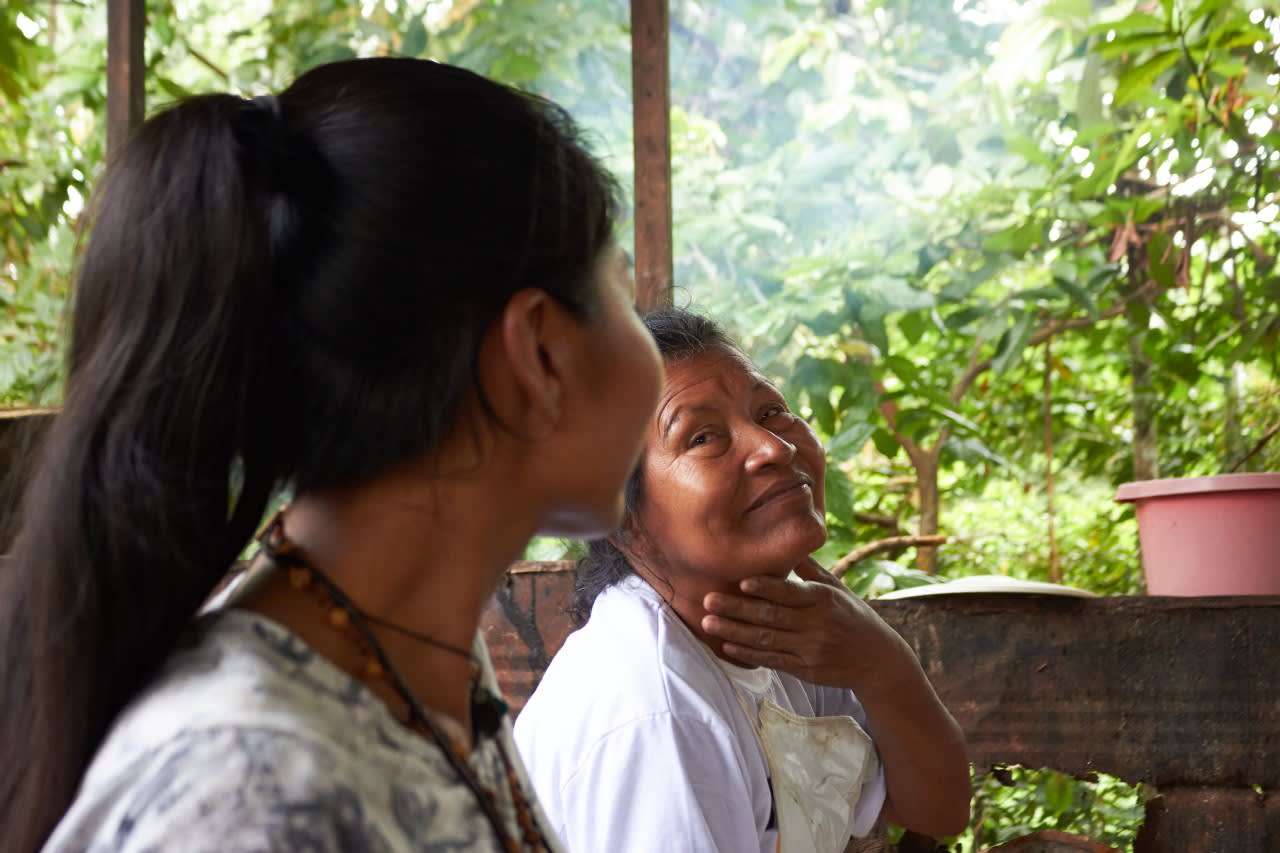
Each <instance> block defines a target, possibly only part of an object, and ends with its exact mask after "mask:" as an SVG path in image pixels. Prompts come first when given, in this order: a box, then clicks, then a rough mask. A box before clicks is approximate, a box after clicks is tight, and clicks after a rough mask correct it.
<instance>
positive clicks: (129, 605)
mask: <svg viewBox="0 0 1280 853" xmlns="http://www.w3.org/2000/svg"><path fill="white" fill-rule="evenodd" d="M616 210H617V199H616V185H615V184H614V182H613V179H612V178H611V177H610V176H609V175H608V173H607V172H605V170H604V169H603V168H601V166H600V164H599V163H598V162H597V161H596V160H595V159H594V158H593V157H592V156H591V154H590V152H589V151H588V150H587V149H586V147H585V146H584V145H583V144H582V143H581V140H580V136H579V134H578V131H577V128H576V126H575V125H574V124H573V122H572V120H571V119H570V118H569V117H568V116H567V115H566V114H565V113H564V112H563V111H561V110H560V109H559V108H558V107H556V106H555V105H554V104H551V103H549V102H547V101H544V100H542V99H540V98H537V97H534V96H530V95H526V94H524V93H522V92H519V91H517V90H514V89H511V88H509V87H506V86H502V85H500V84H498V83H495V82H493V81H491V80H486V79H485V78H483V77H481V76H479V75H476V74H473V73H471V72H469V71H466V70H464V69H460V68H454V67H451V66H448V65H442V64H439V63H434V62H426V61H422V60H414V59H408V58H404V57H376V58H370V59H356V60H349V61H344V62H335V63H330V64H327V65H321V66H318V67H316V68H313V69H312V70H310V71H308V72H307V73H306V74H304V75H302V76H301V77H299V78H298V79H297V80H295V81H294V82H293V84H292V85H290V86H289V88H288V89H286V90H285V91H284V92H283V93H281V94H280V95H279V96H278V97H267V98H259V99H254V100H252V101H246V100H243V99H241V98H237V97H232V96H227V95H210V96H202V97H198V98H193V99H191V100H189V101H186V102H183V103H181V104H179V105H178V106H176V107H174V108H172V109H169V110H167V111H165V112H162V113H160V114H158V115H156V116H154V117H153V118H151V119H149V120H147V121H146V122H145V123H143V125H142V126H141V127H140V128H139V129H138V131H137V132H136V133H135V135H134V137H133V138H132V139H131V140H130V142H129V144H128V145H127V146H126V147H125V149H124V150H123V152H122V153H121V156H120V158H119V159H118V160H117V161H116V162H114V163H112V164H111V166H110V168H109V169H108V175H107V177H106V179H105V184H104V186H103V188H101V190H100V192H99V194H98V196H97V200H96V205H95V208H94V211H95V216H94V225H93V233H92V235H91V237H90V239H89V242H88V246H87V248H86V251H85V254H84V257H83V260H82V262H81V267H80V272H79V275H78V277H77V283H76V293H75V303H74V307H73V316H72V327H71V346H70V353H69V374H68V381H67V396H66V400H65V403H64V405H63V409H62V412H61V413H60V414H59V415H58V416H57V418H56V419H55V422H54V423H53V425H52V427H51V429H50V432H49V434H48V436H47V438H46V441H45V444H44V447H43V448H42V452H41V454H40V456H39V458H38V460H37V462H36V464H35V466H34V468H33V470H32V471H31V478H30V483H29V485H28V487H27V491H26V494H25V496H24V499H23V501H22V506H21V509H20V513H21V520H20V523H21V526H20V528H19V530H18V533H17V538H16V540H15V547H14V553H13V555H12V558H11V559H10V560H8V562H7V564H5V565H0V685H3V687H2V688H0V690H2V691H3V692H0V744H3V745H4V749H5V754H4V759H5V760H4V761H3V762H0V850H3V851H5V853H9V851H18V853H24V851H29V850H33V849H35V848H36V847H38V846H39V845H40V844H41V843H42V842H43V841H44V840H45V838H46V837H47V835H48V834H49V832H50V831H51V829H52V828H53V826H54V824H55V823H56V822H57V820H58V819H59V817H60V815H61V814H62V813H63V812H64V811H65V809H66V808H67V806H68V804H69V803H70V802H71V800H72V798H73V797H74V795H75V793H76V787H77V785H78V784H79V783H80V779H81V776H82V775H83V774H84V771H85V768H86V766H87V764H88V763H89V761H90V760H91V758H92V755H93V753H94V751H95V750H96V749H97V747H98V745H99V743H100V742H101V740H102V738H103V737H104V735H105V733H106V731H107V729H108V727H109V726H110V724H111V721H112V719H113V718H114V717H115V716H116V715H117V714H118V713H119V712H120V711H121V709H122V708H123V707H124V706H125V705H126V704H127V703H128V702H129V700H130V699H131V698H132V697H133V696H134V695H135V694H136V693H137V692H138V690H140V689H141V688H142V687H143V686H144V685H145V684H146V683H147V681H148V680H149V679H150V678H152V677H153V675H154V674H155V672H156V671H157V669H158V668H159V666H160V664H161V663H162V662H163V660H164V659H165V658H166V656H168V655H169V654H170V653H171V652H172V650H173V648H174V645H175V643H176V642H177V639H178V637H179V634H180V633H181V632H182V631H183V629H184V628H185V626H187V625H188V623H189V622H190V621H191V618H192V615H193V614H194V613H195V611H196V610H197V608H198V607H199V606H200V604H201V602H202V601H203V600H204V599H205V598H206V597H207V595H208V594H209V592H210V591H211V590H212V589H213V588H214V587H215V586H216V584H217V583H218V581H219V580H220V578H221V576H222V575H223V573H224V571H225V570H226V567H227V566H228V565H229V564H230V563H231V561H232V560H233V559H234V557H235V556H236V555H237V553H238V552H239V551H240V550H241V548H242V547H243V546H244V544H245V543H246V542H247V541H248V539H249V537H250V536H251V535H252V532H253V528H254V526H255V525H256V524H257V523H258V522H259V520H260V519H261V517H262V515H263V512H264V510H265V508H266V505H267V503H268V501H269V499H270V497H271V495H272V494H273V492H274V491H275V490H277V489H278V488H280V487H282V486H284V485H286V484H287V485H289V486H291V487H292V488H293V489H294V490H295V491H296V492H298V493H304V492H307V491H319V490H325V489H341V488H345V487H349V486H353V485H356V484H359V483H364V482H368V481H369V480H371V479H373V478H375V477H378V476H380V475H382V474H383V473H385V472H386V471H388V470H390V469H391V468H393V467H394V466H396V465H400V464H403V463H404V462H406V461H407V460H411V459H420V458H421V457H422V455H423V454H425V453H426V452H428V451H429V450H430V449H431V448H433V447H436V446H438V444H439V442H440V441H441V439H442V438H443V437H444V436H445V435H446V434H447V432H448V431H449V430H451V429H453V428H454V426H455V421H456V420H457V419H458V418H460V417H462V416H463V414H462V413H463V411H464V410H463V408H462V404H463V403H465V402H466V401H467V400H469V399H471V396H470V395H472V394H474V393H475V388H476V387H477V386H478V378H477V377H476V375H475V364H476V354H477V352H478V351H479V347H480V343H481V341H482V340H483V337H484V335H485V333H486V331H487V330H488V329H489V328H490V327H491V325H492V324H493V322H495V320H496V318H497V317H499V316H500V314H501V312H502V310H503V308H504V306H505V305H506V304H507V302H508V301H509V300H510V298H511V296H512V295H513V294H514V293H516V292H517V291H518V290H519V289H521V288H524V287H531V286H533V287H538V288H541V289H542V290H544V291H545V292H547V293H548V294H549V295H550V296H551V297H552V298H553V299H555V300H556V301H557V302H558V303H560V304H561V305H564V306H566V307H567V308H569V309H570V310H574V311H575V312H577V313H579V314H585V313H586V311H587V309H590V308H591V307H592V306H594V305H595V304H596V300H597V299H598V285H597V283H596V277H595V276H594V274H593V271H594V270H595V268H596V265H597V262H598V260H599V257H600V253H601V252H602V251H603V250H604V249H605V247H606V246H607V245H609V243H610V241H611V240H612V235H613V231H614V224H615V221H616Z"/></svg>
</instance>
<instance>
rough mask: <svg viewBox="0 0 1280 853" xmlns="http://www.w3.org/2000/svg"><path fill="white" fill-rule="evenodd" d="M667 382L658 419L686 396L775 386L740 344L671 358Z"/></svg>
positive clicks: (746, 391) (733, 393)
mask: <svg viewBox="0 0 1280 853" xmlns="http://www.w3.org/2000/svg"><path fill="white" fill-rule="evenodd" d="M665 365H666V383H665V385H664V386H663V389H662V396H661V398H660V400H659V402H658V409H657V411H656V413H655V420H656V421H660V420H662V417H663V412H664V411H665V410H667V409H668V408H669V407H670V406H671V404H679V403H680V402H682V401H683V400H684V399H685V398H690V397H700V396H707V395H713V396H714V395H729V396H735V397H736V396H740V395H749V394H752V393H754V392H755V391H756V390H758V389H759V388H761V387H768V388H773V387H774V386H773V383H772V382H770V381H769V380H768V379H767V378H766V377H765V376H764V374H762V373H761V372H760V371H759V370H757V369H756V366H755V363H754V362H752V360H751V359H750V357H748V356H747V355H746V353H744V352H742V351H741V350H739V349H737V348H730V347H724V346H715V347H711V348H709V349H706V350H703V351H701V352H698V353H694V354H690V355H686V356H684V357H682V358H675V359H667V360H666V362H665Z"/></svg>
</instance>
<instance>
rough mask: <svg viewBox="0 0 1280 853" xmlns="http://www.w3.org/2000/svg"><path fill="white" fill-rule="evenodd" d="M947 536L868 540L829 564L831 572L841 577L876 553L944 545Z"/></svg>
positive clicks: (894, 537) (893, 537) (892, 537)
mask: <svg viewBox="0 0 1280 853" xmlns="http://www.w3.org/2000/svg"><path fill="white" fill-rule="evenodd" d="M948 538H949V537H947V536H890V537H889V538H888V539H877V540H876V541H875V542H868V543H867V544H866V545H860V546H859V547H857V548H854V549H853V550H852V551H850V552H849V553H848V554H845V555H844V556H843V557H841V558H840V559H839V560H836V561H835V564H834V565H832V566H831V574H833V575H835V576H836V577H843V576H844V575H845V574H846V573H847V572H848V571H849V569H851V568H852V567H853V566H855V565H856V564H858V563H860V562H862V561H863V560H865V559H867V558H868V557H874V556H875V555H876V554H881V553H883V552H885V551H893V550H897V549H899V548H924V547H929V548H932V547H935V546H937V545H945V544H946V543H947V540H948Z"/></svg>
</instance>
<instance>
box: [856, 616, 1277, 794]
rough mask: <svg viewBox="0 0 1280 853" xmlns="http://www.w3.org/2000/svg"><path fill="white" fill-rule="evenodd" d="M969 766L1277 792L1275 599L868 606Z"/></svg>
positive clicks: (1170, 784) (1155, 783)
mask: <svg viewBox="0 0 1280 853" xmlns="http://www.w3.org/2000/svg"><path fill="white" fill-rule="evenodd" d="M873 606H874V607H875V608H876V610H877V612H879V613H880V615H881V616H883V617H884V618H885V620H886V621H888V622H889V623H890V624H891V625H893V626H894V627H895V628H896V629H897V630H898V631H899V633H901V634H902V635H903V636H904V637H905V638H906V639H907V640H908V642H910V644H911V645H912V647H913V648H914V649H915V650H916V653H917V654H918V655H919V656H920V659H921V661H922V663H923V664H924V667H925V671H926V672H927V673H928V675H929V678H930V680H931V681H932V682H933V684H934V686H935V688H936V689H937V691H938V694H939V695H940V696H941V697H942V700H943V701H944V702H945V703H946V705H947V707H948V708H950V709H951V712H952V713H953V714H954V715H955V716H956V718H957V720H958V721H959V722H960V725H961V727H962V728H963V729H964V731H965V735H966V737H967V738H968V743H969V753H970V758H971V760H972V761H973V762H974V763H975V764H976V765H977V766H978V767H979V768H983V767H988V766H990V765H992V764H996V763H1001V762H1008V763H1015V762H1016V763H1022V764H1027V765H1030V766H1033V767H1041V766H1046V767H1054V768H1056V769H1058V770H1060V771H1063V772H1065V773H1071V774H1075V775H1083V774H1086V773H1089V772H1091V771H1095V770H1099V771H1103V772H1105V773H1110V774H1112V775H1116V776H1119V777H1121V778H1123V779H1126V780H1128V781H1130V782H1139V781H1142V782H1148V783H1150V784H1154V785H1157V786H1160V787H1162V788H1163V787H1164V786H1176V785H1200V786H1212V787H1223V788H1236V787H1247V786H1249V785H1252V784H1260V785H1262V786H1264V787H1265V788H1267V789H1273V788H1276V787H1277V786H1280V761H1277V758H1278V757H1280V654H1277V650H1278V649H1280V598H1270V597H1256V598H1157V597H1116V598H1097V599H1077V598H1058V597H1051V596H1010V595H967V596H948V597H946V598H932V599H919V600H900V601H889V602H875V603H874V604H873Z"/></svg>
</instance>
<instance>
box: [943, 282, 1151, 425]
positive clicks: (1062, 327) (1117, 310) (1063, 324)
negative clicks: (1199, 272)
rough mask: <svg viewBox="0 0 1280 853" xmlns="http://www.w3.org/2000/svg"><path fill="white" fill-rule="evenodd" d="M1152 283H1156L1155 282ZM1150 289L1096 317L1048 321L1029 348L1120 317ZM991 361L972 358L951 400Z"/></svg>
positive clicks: (989, 364)
mask: <svg viewBox="0 0 1280 853" xmlns="http://www.w3.org/2000/svg"><path fill="white" fill-rule="evenodd" d="M1151 284H1154V282H1152V283H1151ZM1149 290H1150V286H1143V287H1141V288H1139V289H1138V290H1137V291H1135V292H1134V293H1133V294H1131V295H1130V296H1127V297H1125V298H1124V299H1122V300H1120V301H1119V302H1117V303H1116V304H1115V305H1112V306H1111V307H1110V308H1108V309H1107V310H1106V311H1102V312H1099V314H1098V316H1096V317H1068V318H1066V319H1065V320H1057V321H1055V322H1052V323H1047V324H1045V325H1043V326H1041V327H1040V328H1039V329H1037V330H1036V331H1035V332H1033V333H1032V334H1031V337H1029V338H1027V348H1031V347H1035V346H1039V345H1040V344H1042V343H1044V342H1045V341H1047V340H1048V339H1049V338H1051V337H1053V336H1054V335H1057V334H1059V333H1061V332H1065V331H1068V330H1070V329H1087V328H1089V327H1090V326H1093V325H1095V324H1097V323H1101V322H1102V321H1103V320H1110V319H1111V318H1113V317H1118V316H1120V315H1121V314H1123V313H1124V312H1125V309H1126V308H1128V307H1129V303H1130V302H1132V301H1133V300H1134V299H1137V298H1139V297H1141V296H1146V295H1147V293H1148V292H1149ZM991 361H992V360H991V359H989V358H988V359H984V360H982V361H974V360H972V359H970V362H969V368H968V369H967V370H965V372H964V375H963V376H961V377H960V379H959V380H957V382H956V384H955V385H953V386H951V402H953V403H958V402H960V399H961V398H962V397H964V395H965V393H966V392H967V391H968V390H969V388H970V386H972V385H973V383H974V381H975V380H976V379H977V378H978V377H979V376H981V375H982V374H983V373H986V372H987V371H988V370H990V369H991Z"/></svg>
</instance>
